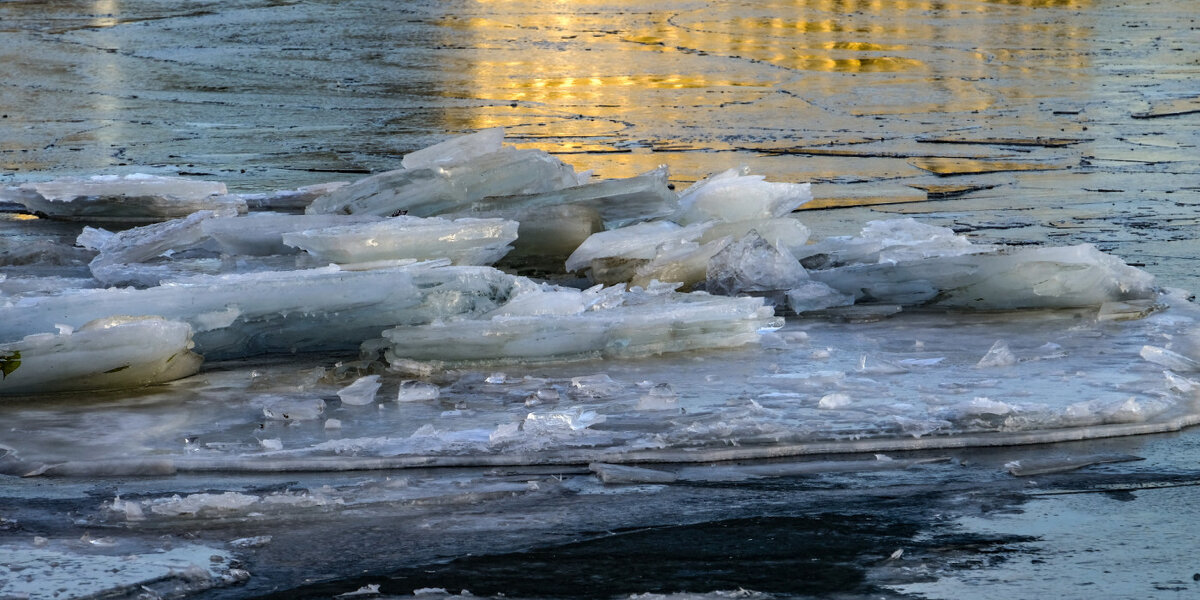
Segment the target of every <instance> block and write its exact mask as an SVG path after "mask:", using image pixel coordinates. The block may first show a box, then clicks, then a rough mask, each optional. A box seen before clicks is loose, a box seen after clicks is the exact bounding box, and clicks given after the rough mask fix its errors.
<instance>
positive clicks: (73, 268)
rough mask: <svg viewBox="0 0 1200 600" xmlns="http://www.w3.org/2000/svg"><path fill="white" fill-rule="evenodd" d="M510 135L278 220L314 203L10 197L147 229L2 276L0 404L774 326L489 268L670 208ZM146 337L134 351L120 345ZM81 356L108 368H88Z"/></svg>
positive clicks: (720, 308) (122, 181)
mask: <svg viewBox="0 0 1200 600" xmlns="http://www.w3.org/2000/svg"><path fill="white" fill-rule="evenodd" d="M502 138H503V132H502V131H500V130H488V131H484V132H480V133H479V134H474V135H471V136H465V137H463V138H457V139H454V140H451V141H450V142H447V143H445V144H441V145H438V146H435V147H432V148H428V149H425V150H422V151H419V152H416V153H413V154H412V155H410V156H409V157H407V158H406V159H405V161H404V167H403V168H402V169H398V170H396V171H393V172H389V173H382V174H380V175H377V176H372V177H368V178H366V179H363V180H361V181H358V182H353V183H350V184H345V185H334V184H330V185H327V186H319V187H315V188H307V189H302V190H296V191H292V192H280V193H276V194H266V195H262V197H261V198H258V199H257V205H259V206H270V207H273V208H278V207H282V206H285V205H288V203H289V202H291V201H292V200H295V199H296V198H299V197H304V196H305V195H311V196H313V197H314V198H315V199H314V200H313V201H312V203H311V205H310V206H309V207H308V209H307V211H306V212H305V214H286V213H283V212H274V211H259V212H255V213H252V214H244V213H245V212H246V205H247V204H246V202H245V201H244V200H243V199H240V198H238V197H236V196H229V195H228V194H225V193H224V192H225V190H224V186H223V185H221V184H211V183H208V182H192V181H189V180H181V179H176V178H163V177H156V176H143V175H135V176H127V177H118V178H111V177H103V178H92V179H69V180H60V181H56V182H48V183H45V184H36V185H32V184H30V185H26V186H21V187H19V188H10V189H8V190H6V192H5V193H6V198H7V199H9V200H14V199H15V200H18V201H21V202H24V203H25V204H26V207H27V208H28V209H29V210H30V211H34V212H38V213H40V214H42V215H44V216H47V217H53V218H66V219H72V220H83V221H85V222H86V221H95V222H99V223H118V224H135V223H145V222H149V224H145V225H141V226H137V227H132V228H127V229H123V230H116V229H119V228H114V229H115V231H108V230H106V229H101V228H94V227H90V226H89V227H85V228H84V230H83V232H82V233H81V234H80V235H79V236H78V238H77V239H76V240H75V243H76V246H77V247H76V248H75V250H76V252H77V253H80V252H82V253H84V254H83V255H84V256H85V257H86V256H90V257H91V258H90V262H87V263H86V265H82V264H80V265H76V264H71V265H65V266H63V269H62V273H61V275H56V276H53V277H36V278H29V277H21V278H16V277H14V278H13V279H12V280H11V281H10V280H7V275H6V279H5V280H3V281H0V294H2V295H0V344H2V345H0V356H3V368H4V372H5V377H4V378H3V379H2V380H0V393H14V394H24V393H31V392H38V391H52V390H58V389H67V388H70V389H88V388H104V387H123V386H130V385H143V384H147V383H154V382H158V381H164V380H169V379H171V378H174V377H179V376H185V375H188V374H190V373H192V372H195V370H196V368H198V365H199V359H198V358H197V357H196V354H193V353H192V350H194V351H195V352H196V353H199V354H201V355H203V356H204V357H206V358H210V359H225V358H237V357H244V356H250V355H255V354H263V353H297V352H337V351H353V350H355V349H357V348H358V347H359V346H360V345H361V344H363V343H364V342H368V343H367V349H368V350H370V351H371V352H373V353H378V352H380V351H383V352H384V353H385V354H386V355H387V356H389V357H391V358H393V359H400V358H403V359H418V360H434V359H436V360H442V361H496V360H528V361H544V360H557V359H562V358H579V357H585V356H633V355H638V354H650V353H661V352H673V351H679V350H692V349H703V348H711V347H729V346H737V345H741V344H745V343H750V342H753V341H756V340H757V339H758V335H759V334H758V332H759V331H760V330H763V329H768V328H772V327H775V326H776V325H777V324H776V323H774V321H773V317H772V311H771V310H770V309H769V308H764V304H763V302H762V301H761V300H760V299H756V298H723V297H714V296H710V295H708V294H704V293H694V294H685V293H678V292H675V291H673V290H674V288H675V287H677V286H674V285H670V286H654V285H650V283H649V282H647V284H646V287H647V288H650V291H647V290H646V289H643V288H635V289H633V290H626V289H625V287H624V286H620V287H612V288H602V287H598V288H593V289H591V290H582V291H581V290H579V289H574V288H562V287H557V286H553V285H549V284H544V283H538V282H535V281H533V280H530V279H528V278H525V277H521V276H517V275H512V274H509V273H505V272H502V271H500V270H497V269H495V268H492V267H490V266H487V265H490V264H492V263H495V262H497V261H499V260H501V259H502V258H503V257H504V256H505V255H506V254H507V253H508V252H509V251H510V250H511V249H512V246H513V244H514V243H516V242H517V240H519V239H521V238H524V242H525V244H524V255H525V256H526V257H527V258H528V257H530V256H540V257H541V258H542V259H543V260H542V262H543V264H547V262H546V260H545V258H546V256H549V257H550V259H552V260H551V262H553V261H555V260H556V261H557V267H556V268H555V269H554V270H557V271H559V272H562V268H561V264H562V260H563V259H565V257H566V256H567V255H568V254H569V253H570V252H573V251H574V250H575V248H576V247H577V246H578V245H579V243H580V242H582V241H583V240H584V239H585V238H587V237H588V236H589V235H591V234H592V233H594V232H597V231H600V230H602V229H603V228H604V227H617V226H622V225H627V224H630V223H636V222H637V221H639V220H641V219H646V218H654V217H661V216H663V215H669V214H672V213H673V212H674V211H676V209H677V206H678V203H677V198H676V195H675V194H674V192H672V191H671V190H670V189H669V187H668V184H667V173H666V170H665V169H659V170H655V171H653V172H651V173H647V174H646V175H643V176H640V177H634V178H631V179H627V180H617V181H606V182H597V183H587V179H588V176H587V175H585V174H577V173H576V172H575V171H574V169H573V168H571V167H570V166H568V165H565V164H563V163H562V162H560V161H558V160H557V159H555V158H553V157H551V156H549V155H547V154H545V153H543V152H539V151H529V150H516V149H513V148H507V147H503V146H502V145H501V140H502ZM200 200H204V201H205V202H206V203H200ZM46 202H62V203H65V204H72V203H76V205H77V209H70V210H67V209H65V208H63V207H59V206H57V205H54V207H55V208H56V209H57V210H48V209H46ZM252 204H255V203H252ZM131 205H133V206H136V210H134V209H132V208H130V206H131ZM291 208H293V209H294V206H291ZM435 214H446V215H447V216H445V217H441V216H435ZM518 218H519V219H521V220H522V221H521V222H520V223H518V220H517V219H518ZM556 219H567V220H570V223H569V224H564V225H565V226H563V227H561V228H560V227H558V223H556V221H555V220H556ZM543 248H544V249H545V250H543ZM76 260H78V259H76ZM84 260H87V259H86V258H85V259H84ZM80 266H85V267H86V269H87V271H86V272H88V273H90V275H91V278H90V279H83V278H80V277H79V272H78V271H79V268H80ZM30 279H38V281H37V282H33V281H30ZM547 316H553V317H554V319H550V320H548V319H547V318H546V317H547ZM97 323H106V325H104V326H100V325H97ZM549 325H552V326H549ZM56 331H57V332H58V333H54V332H56ZM489 332H490V333H489ZM485 333H488V335H484V334H485ZM131 336H133V337H131ZM138 336H140V337H141V339H142V341H143V343H142V344H140V345H139V344H130V343H129V340H130V339H133V338H135V337H138ZM550 340H558V341H557V342H555V343H549V341H550ZM566 341H569V342H570V343H566ZM81 348H82V350H81ZM89 352H90V353H96V352H99V353H102V354H107V355H108V356H107V359H112V360H107V359H106V360H105V361H94V360H85V359H84V358H83V357H86V356H89V354H87V353H89ZM147 352H149V353H150V355H149V356H146V353H147ZM113 360H115V361H116V363H113V364H110V363H112V362H113ZM56 361H59V362H64V363H66V362H70V363H72V364H74V365H78V366H80V368H82V369H83V370H82V372H81V373H79V374H77V375H72V376H71V381H72V382H73V383H71V384H70V385H69V386H57V387H56V386H54V385H51V383H50V382H48V380H46V379H45V378H43V379H41V380H39V379H37V378H35V377H32V376H33V375H34V374H35V370H36V369H35V367H36V368H41V367H39V365H42V364H53V363H54V362H56ZM117 363H119V364H117ZM179 365H184V366H179ZM114 369H115V370H114ZM118 372H125V373H126V375H127V376H125V377H114V376H112V375H113V374H114V373H118ZM39 381H41V382H42V383H38V382H39Z"/></svg>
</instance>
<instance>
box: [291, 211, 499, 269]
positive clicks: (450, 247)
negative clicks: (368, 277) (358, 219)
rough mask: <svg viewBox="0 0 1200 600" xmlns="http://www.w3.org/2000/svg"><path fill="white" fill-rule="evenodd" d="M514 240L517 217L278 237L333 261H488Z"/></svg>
mask: <svg viewBox="0 0 1200 600" xmlns="http://www.w3.org/2000/svg"><path fill="white" fill-rule="evenodd" d="M516 239H517V222H516V221H510V220H506V219H469V218H468V219H455V220H453V221H451V220H449V219H440V218H437V217H429V218H421V217H407V216H401V217H392V218H390V219H386V220H383V221H375V222H370V223H360V224H353V225H340V226H334V227H326V228H322V229H308V230H305V231H296V232H291V233H284V234H283V235H282V240H283V243H284V244H285V245H287V246H296V247H298V248H302V249H303V250H305V251H306V252H308V253H309V254H311V255H313V256H314V257H316V258H317V259H318V260H320V261H327V262H334V263H365V262H372V261H380V260H395V259H404V258H415V259H419V260H426V259H433V258H448V259H450V262H451V263H452V264H456V265H490V264H492V263H495V262H496V261H498V260H500V259H501V258H502V257H503V256H504V255H505V254H507V253H508V251H509V250H511V249H512V247H511V246H509V244H511V243H512V242H513V241H515V240H516Z"/></svg>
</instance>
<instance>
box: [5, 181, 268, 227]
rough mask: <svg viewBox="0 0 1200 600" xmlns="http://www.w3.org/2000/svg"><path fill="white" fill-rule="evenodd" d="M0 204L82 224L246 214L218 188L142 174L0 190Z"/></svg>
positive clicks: (240, 203) (238, 202) (236, 200)
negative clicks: (205, 213)
mask: <svg viewBox="0 0 1200 600" xmlns="http://www.w3.org/2000/svg"><path fill="white" fill-rule="evenodd" d="M0 199H8V200H10V201H15V202H20V203H21V204H24V205H25V208H26V209H27V210H29V212H32V213H37V214H44V215H46V216H48V217H51V218H55V219H67V220H74V221H85V222H105V221H118V222H124V223H133V222H154V221H165V220H167V219H173V218H176V217H185V216H187V215H189V214H191V213H193V212H196V211H198V210H221V209H225V210H234V211H237V212H246V203H245V201H243V200H242V199H241V198H238V197H237V196H232V195H228V194H226V189H225V184H223V183H220V182H216V181H197V180H194V179H184V178H181V177H160V176H157V175H146V174H141V173H135V174H132V175H124V176H120V175H97V176H95V177H90V178H87V179H83V178H77V177H68V178H63V179H56V180H54V181H47V182H41V183H26V184H22V185H20V186H18V187H16V188H9V189H8V190H0Z"/></svg>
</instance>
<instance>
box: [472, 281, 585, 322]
mask: <svg viewBox="0 0 1200 600" xmlns="http://www.w3.org/2000/svg"><path fill="white" fill-rule="evenodd" d="M594 299H595V294H589V293H588V292H585V291H580V290H575V289H570V288H550V289H540V288H538V289H532V290H522V291H521V292H518V294H517V295H516V296H514V297H513V298H512V299H510V300H509V301H508V302H505V303H504V304H503V305H502V306H500V307H498V308H496V309H495V310H493V311H491V312H490V313H488V314H487V315H486V316H487V317H489V318H491V317H539V316H540V317H546V316H566V315H577V314H580V313H582V312H583V311H585V310H587V308H588V306H589V305H590V304H591V302H592V301H593V300H594Z"/></svg>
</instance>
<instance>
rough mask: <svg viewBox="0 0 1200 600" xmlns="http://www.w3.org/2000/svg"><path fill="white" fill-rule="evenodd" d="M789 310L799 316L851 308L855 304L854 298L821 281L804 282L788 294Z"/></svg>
mask: <svg viewBox="0 0 1200 600" xmlns="http://www.w3.org/2000/svg"><path fill="white" fill-rule="evenodd" d="M787 302H788V308H791V309H792V312H795V313H797V314H799V313H804V312H809V311H814V310H824V309H826V308H835V307H838V306H850V305H851V304H854V296H852V295H850V294H843V293H841V292H839V291H837V290H835V289H833V288H831V287H829V286H828V285H825V284H824V283H821V282H820V281H812V280H808V281H803V282H801V283H800V284H799V285H798V286H796V287H794V288H792V289H790V290H788V292H787Z"/></svg>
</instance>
